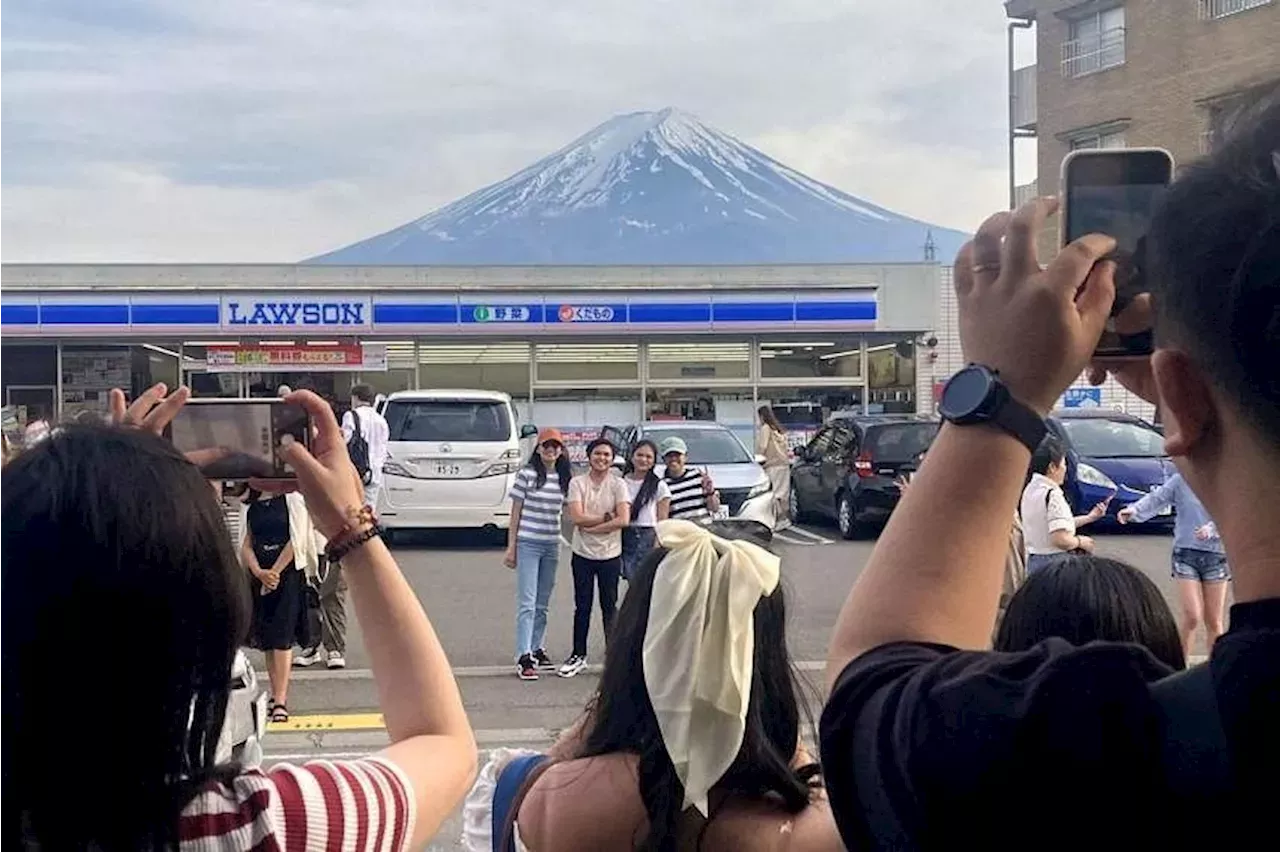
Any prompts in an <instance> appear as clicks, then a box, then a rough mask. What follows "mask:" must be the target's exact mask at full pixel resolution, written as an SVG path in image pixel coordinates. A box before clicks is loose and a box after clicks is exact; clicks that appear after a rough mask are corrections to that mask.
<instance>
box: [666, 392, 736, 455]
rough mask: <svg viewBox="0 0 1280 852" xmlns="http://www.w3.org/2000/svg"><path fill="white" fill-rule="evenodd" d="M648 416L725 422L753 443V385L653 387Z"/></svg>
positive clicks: (675, 419)
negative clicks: (750, 386) (751, 386)
mask: <svg viewBox="0 0 1280 852" xmlns="http://www.w3.org/2000/svg"><path fill="white" fill-rule="evenodd" d="M645 419H646V420H652V421H664V420H670V421H682V420H696V421H705V422H715V423H721V424H723V425H725V426H728V427H729V428H730V429H732V430H733V431H734V432H736V433H737V434H738V437H739V438H741V439H742V440H743V442H744V443H746V445H747V446H753V445H754V442H755V437H754V436H755V424H756V401H755V394H754V393H753V392H752V390H751V388H749V387H670V388H663V387H659V388H654V387H651V388H649V390H648V394H647V396H646V398H645Z"/></svg>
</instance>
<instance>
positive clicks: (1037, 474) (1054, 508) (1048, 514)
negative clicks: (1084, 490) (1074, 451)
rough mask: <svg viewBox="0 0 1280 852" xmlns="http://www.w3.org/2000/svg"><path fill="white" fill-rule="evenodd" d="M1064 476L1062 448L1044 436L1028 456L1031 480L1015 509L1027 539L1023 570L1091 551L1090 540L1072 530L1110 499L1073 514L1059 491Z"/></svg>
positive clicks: (1096, 514) (1096, 515) (1099, 511)
mask: <svg viewBox="0 0 1280 852" xmlns="http://www.w3.org/2000/svg"><path fill="white" fill-rule="evenodd" d="M1066 478H1067V453H1066V450H1065V449H1064V448H1063V446H1062V442H1061V441H1059V440H1058V439H1057V438H1055V437H1053V436H1052V435H1048V436H1046V437H1045V439H1044V440H1043V441H1042V442H1041V443H1040V446H1039V447H1037V448H1036V451H1035V453H1033V454H1032V456H1031V479H1030V480H1028V482H1027V485H1026V487H1025V488H1024V489H1023V490H1022V500H1021V502H1020V504H1019V509H1018V512H1019V514H1020V515H1021V516H1022V528H1023V534H1024V535H1025V536H1026V542H1027V573H1031V572H1034V571H1036V570H1038V569H1040V568H1043V567H1044V566H1045V565H1047V564H1048V563H1049V562H1050V561H1052V560H1053V559H1054V558H1055V557H1057V556H1061V555H1063V554H1065V553H1093V547H1094V544H1093V539H1092V538H1091V537H1089V536H1087V535H1080V534H1079V533H1077V532H1076V531H1077V530H1078V529H1079V528H1080V527H1083V526H1085V525H1087V524H1091V523H1093V522H1094V521H1096V520H1098V519H1099V518H1101V517H1102V516H1103V515H1105V514H1106V513H1107V504H1108V503H1109V502H1110V500H1107V501H1105V502H1102V503H1099V504H1097V505H1096V506H1094V507H1093V508H1092V509H1090V510H1089V511H1088V513H1086V514H1084V515H1076V514H1073V513H1072V511H1071V505H1070V504H1069V503H1067V496H1066V495H1065V494H1063V493H1062V483H1063V482H1065V481H1066Z"/></svg>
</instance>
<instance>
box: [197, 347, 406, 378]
mask: <svg viewBox="0 0 1280 852" xmlns="http://www.w3.org/2000/svg"><path fill="white" fill-rule="evenodd" d="M205 353H206V354H205V362H206V364H207V369H208V370H209V372H211V373H264V372H271V371H273V370H278V371H281V372H298V371H300V370H315V371H317V372H321V373H341V372H348V373H354V372H367V373H385V372H386V370H387V347H386V345H385V344H381V343H364V344H358V343H341V344H337V345H330V344H325V345H322V346H309V345H305V344H304V345H290V346H260V345H259V346H254V345H249V344H232V345H226V346H210V347H208V349H206V350H205Z"/></svg>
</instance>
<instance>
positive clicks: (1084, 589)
mask: <svg viewBox="0 0 1280 852" xmlns="http://www.w3.org/2000/svg"><path fill="white" fill-rule="evenodd" d="M1050 636H1058V637H1061V638H1063V639H1066V640H1067V641H1068V642H1070V643H1071V644H1073V645H1084V644H1085V643H1087V642H1094V641H1098V640H1101V641H1105V642H1133V643H1136V644H1138V645H1142V646H1143V647H1145V648H1146V649H1147V650H1149V651H1150V652H1151V653H1152V654H1153V655H1154V656H1155V658H1156V659H1158V660H1160V661H1161V662H1163V663H1166V664H1167V665H1169V666H1170V667H1171V668H1173V669H1177V670H1181V669H1185V668H1186V667H1187V660H1186V657H1185V656H1184V655H1183V650H1182V639H1181V638H1180V637H1179V636H1178V625H1177V623H1176V622H1175V621H1174V620H1173V613H1171V612H1170V611H1169V605H1168V604H1167V603H1165V600H1164V596H1163V595H1161V594H1160V590H1159V589H1158V588H1156V584H1155V583H1153V582H1151V579H1150V578H1149V577H1147V575H1146V574H1143V573H1142V572H1141V571H1139V570H1138V569H1137V568H1134V567H1133V566H1132V565H1127V564H1125V563H1124V562H1119V561H1117V560H1115V559H1107V558H1105V557H1102V556H1092V555H1081V554H1064V555H1063V556H1059V557H1057V558H1056V559H1054V560H1053V561H1052V562H1050V563H1049V564H1047V565H1045V566H1044V567H1043V568H1040V569H1037V570H1036V571H1033V572H1032V573H1031V575H1030V576H1029V577H1027V581H1026V582H1025V583H1023V584H1022V587H1021V588H1019V589H1018V591H1017V592H1015V593H1014V595H1013V597H1012V598H1011V599H1010V600H1009V607H1008V609H1007V610H1006V611H1005V614H1004V618H1003V619H1002V620H1001V622H1000V629H999V630H998V631H997V632H996V641H995V649H996V650H997V651H1025V650H1027V649H1028V648H1030V647H1031V646H1033V645H1035V644H1037V643H1039V642H1042V641H1044V640H1045V639H1048V638H1049V637H1050Z"/></svg>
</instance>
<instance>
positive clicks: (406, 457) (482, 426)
mask: <svg viewBox="0 0 1280 852" xmlns="http://www.w3.org/2000/svg"><path fill="white" fill-rule="evenodd" d="M382 411H383V416H385V417H386V418H387V425H388V427H389V428H390V443H389V445H388V452H387V461H386V464H384V465H383V467H382V472H383V474H384V482H383V486H382V492H381V494H380V495H379V497H378V515H379V517H380V518H381V520H382V524H383V526H384V527H385V528H386V529H387V531H388V532H391V533H394V532H395V531H397V530H407V529H430V528H445V527H472V528H486V529H491V530H505V529H506V528H507V527H508V526H510V524H511V500H510V499H508V497H507V494H508V493H509V492H510V491H511V483H512V480H513V478H514V477H515V474H516V473H517V472H518V471H519V470H520V468H521V466H522V465H523V464H524V461H525V458H526V457H527V455H528V452H529V451H531V449H532V436H535V435H536V434H537V431H538V430H537V429H536V428H535V427H533V426H531V425H524V426H520V427H517V425H516V417H515V412H514V410H513V409H512V406H511V397H509V396H508V395H507V394H505V393H499V392H496V391H486V390H417V391H398V392H396V393H393V394H391V396H389V397H387V401H386V404H385V405H384V406H383V408H382Z"/></svg>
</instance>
